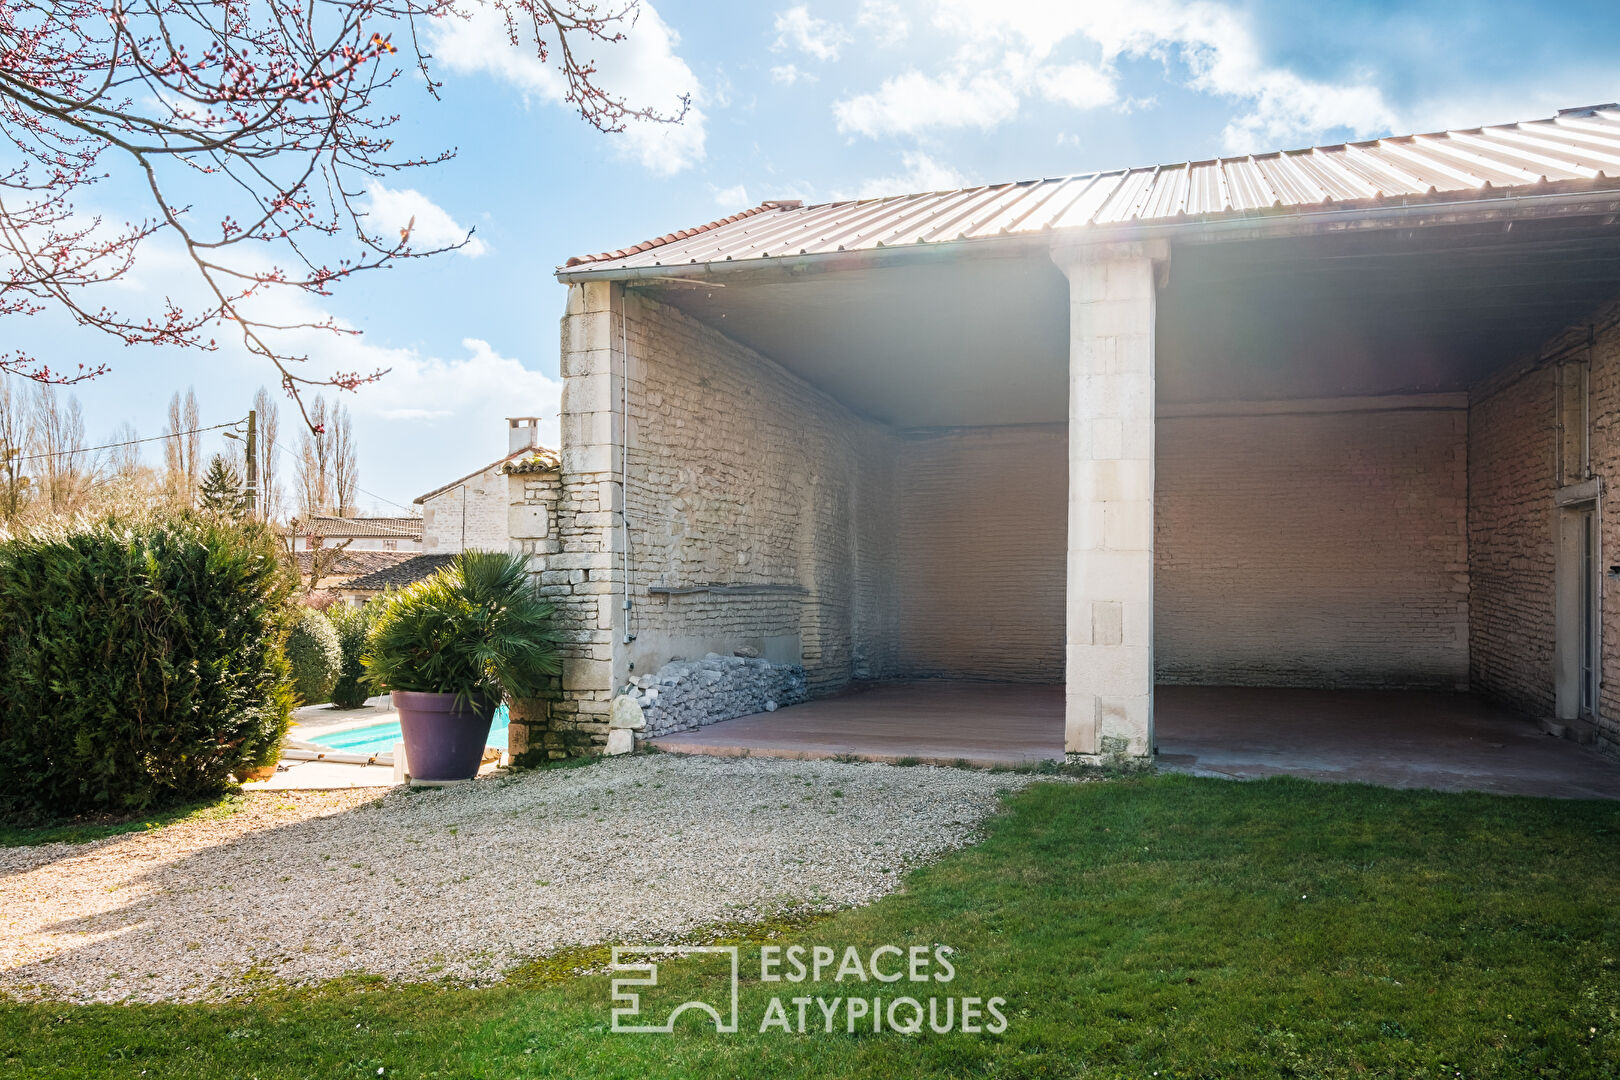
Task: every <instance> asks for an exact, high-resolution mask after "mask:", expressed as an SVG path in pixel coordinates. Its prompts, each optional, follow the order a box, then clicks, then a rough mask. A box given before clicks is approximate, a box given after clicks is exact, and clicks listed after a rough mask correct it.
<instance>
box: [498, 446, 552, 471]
mask: <svg viewBox="0 0 1620 1080" xmlns="http://www.w3.org/2000/svg"><path fill="white" fill-rule="evenodd" d="M561 468H562V458H561V457H560V456H559V455H558V453H557V451H555V450H547V449H545V448H544V447H539V446H537V447H535V448H533V449H532V450H529V451H525V452H524V454H522V455H519V456H517V457H511V458H507V459H506V464H504V465H502V466H501V472H503V473H506V474H508V475H511V474H514V473H516V474H519V475H521V474H524V473H548V472H556V471H557V470H558V469H561Z"/></svg>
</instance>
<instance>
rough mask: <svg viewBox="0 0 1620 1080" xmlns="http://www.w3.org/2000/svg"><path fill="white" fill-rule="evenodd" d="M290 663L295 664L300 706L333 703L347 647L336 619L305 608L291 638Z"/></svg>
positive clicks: (289, 643) (293, 670)
mask: <svg viewBox="0 0 1620 1080" xmlns="http://www.w3.org/2000/svg"><path fill="white" fill-rule="evenodd" d="M287 663H289V664H291V665H292V686H293V693H294V694H295V695H297V697H298V700H299V703H300V704H303V705H319V704H320V703H321V702H323V701H328V700H330V699H331V696H332V687H333V685H335V684H336V683H337V679H338V673H339V671H341V670H342V667H343V647H342V646H341V645H340V644H339V643H338V635H337V631H336V630H335V629H333V627H332V620H331V619H328V618H327V617H326V616H325V615H323V614H322V613H321V612H319V611H316V610H315V609H314V608H304V609H303V611H302V612H301V613H300V614H299V616H298V621H297V622H295V623H293V626H292V632H291V633H289V634H288V635H287Z"/></svg>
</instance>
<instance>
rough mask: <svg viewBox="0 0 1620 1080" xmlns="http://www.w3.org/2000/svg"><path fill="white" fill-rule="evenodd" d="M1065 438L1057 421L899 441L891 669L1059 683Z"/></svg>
mask: <svg viewBox="0 0 1620 1080" xmlns="http://www.w3.org/2000/svg"><path fill="white" fill-rule="evenodd" d="M1067 447H1068V428H1067V426H1066V425H1063V424H1051V425H1030V426H1027V427H985V428H959V429H953V430H950V431H943V432H913V433H909V434H908V435H907V436H906V437H905V438H903V439H902V440H901V441H900V442H899V446H898V478H899V490H900V492H901V495H900V523H899V531H898V544H899V560H898V572H897V574H896V575H895V577H894V579H893V581H894V586H893V592H892V593H891V595H890V597H888V598H887V602H888V603H890V604H894V603H898V605H899V607H898V612H897V614H898V616H899V619H898V627H897V631H898V632H897V633H896V634H894V635H893V640H895V645H896V651H897V655H896V656H895V657H894V660H893V670H894V671H895V673H896V674H898V675H900V676H902V677H905V678H930V677H950V678H972V679H998V680H1008V681H1016V682H1042V683H1059V682H1062V681H1063V640H1064V639H1063V620H1064V581H1065V577H1066V573H1065V568H1064V567H1065V559H1066V555H1065V547H1066V542H1067V528H1068V459H1067ZM896 594H897V595H896Z"/></svg>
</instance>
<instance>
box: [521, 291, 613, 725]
mask: <svg viewBox="0 0 1620 1080" xmlns="http://www.w3.org/2000/svg"><path fill="white" fill-rule="evenodd" d="M624 303H625V298H624V293H623V291H622V289H620V288H619V287H618V286H615V285H613V284H612V283H610V282H605V281H592V282H586V283H583V284H576V285H570V286H569V287H568V309H567V312H566V313H565V314H564V316H563V320H562V377H563V390H562V468H561V472H560V476H559V485H560V490H559V493H558V496H557V502H556V509H555V514H554V515H550V516H553V517H554V518H555V523H554V524H553V523H551V522H548V523H547V529H548V533H549V534H550V535H549V536H548V540H554V543H552V544H550V545H549V546H550V547H551V550H549V551H545V552H540V551H537V552H536V553H535V554H534V556H533V558H532V559H531V565H533V567H534V569H535V570H536V572H538V573H539V575H540V591H541V592H542V593H544V594H545V595H547V596H549V597H551V599H552V600H553V602H555V603H556V605H557V610H558V619H559V622H560V624H561V626H562V629H563V632H564V634H565V636H566V638H567V642H568V643H567V645H566V646H565V647H564V650H563V664H562V668H563V670H562V680H561V687H560V688H559V691H558V695H557V698H556V699H555V700H554V701H552V702H551V704H550V707H549V710H548V711H549V716H548V717H547V720H546V725H545V726H546V731H547V737H546V749H547V751H548V753H549V752H553V751H557V750H562V751H565V752H567V753H582V752H583V753H588V752H591V751H592V750H593V749H596V750H599V749H600V748H602V747H603V746H605V745H606V743H607V737H608V714H609V712H610V711H611V709H612V698H613V689H614V686H615V685H616V683H619V682H622V681H623V679H622V673H621V672H620V669H621V668H622V666H623V653H624V651H623V649H622V648H620V647H619V645H618V643H617V637H618V634H619V632H620V629H619V628H620V627H621V626H622V623H621V621H620V615H619V612H618V609H617V607H616V604H615V601H616V599H617V597H618V595H619V593H620V591H621V589H622V582H623V580H624V571H623V553H622V552H623V547H622V543H621V536H622V534H621V532H620V529H619V524H620V520H621V519H620V510H621V502H620V498H619V468H620V457H619V455H620V453H621V448H622V445H623V439H624V430H623V429H624V423H623V415H622V412H621V409H622V404H621V402H622V398H621V393H622V387H623V385H624V381H623V380H624V375H625V357H624V349H623V346H624V343H625V341H626V339H627V337H629V336H632V335H633V334H634V333H635V328H634V327H625V326H624V325H622V324H621V320H622V318H623V317H624V314H625V313H624ZM532 727H533V725H531V732H530V734H531V747H530V749H531V750H532V749H534V747H533V746H532V735H533V730H532Z"/></svg>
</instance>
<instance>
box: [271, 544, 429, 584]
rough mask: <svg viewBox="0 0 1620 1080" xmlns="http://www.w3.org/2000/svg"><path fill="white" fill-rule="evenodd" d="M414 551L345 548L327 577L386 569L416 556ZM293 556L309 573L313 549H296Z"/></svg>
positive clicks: (303, 571) (301, 567)
mask: <svg viewBox="0 0 1620 1080" xmlns="http://www.w3.org/2000/svg"><path fill="white" fill-rule="evenodd" d="M416 555H417V553H416V552H413V551H349V550H346V549H345V550H344V551H343V553H342V554H341V555H339V556H338V559H337V561H336V562H335V563H333V564H332V565H331V567H330V568H328V569H327V571H326V577H328V578H335V577H355V576H357V575H360V574H370V573H373V572H375V571H378V570H386V569H388V568H389V567H393V566H397V565H399V564H400V563H402V562H404V561H406V560H407V559H412V558H415V557H416ZM293 557H294V558H296V559H297V560H298V570H299V572H300V573H302V574H308V573H309V572H310V567H311V565H312V562H313V560H314V558H315V552H313V551H295V552H293Z"/></svg>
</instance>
